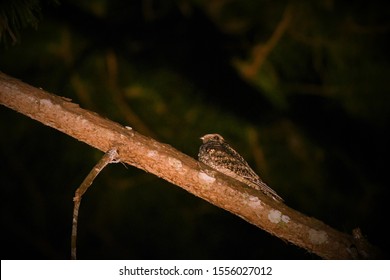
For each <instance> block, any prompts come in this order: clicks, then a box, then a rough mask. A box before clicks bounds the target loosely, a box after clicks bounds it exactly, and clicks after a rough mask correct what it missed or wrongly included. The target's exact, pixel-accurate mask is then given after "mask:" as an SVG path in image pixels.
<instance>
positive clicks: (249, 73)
mask: <svg viewBox="0 0 390 280" xmlns="http://www.w3.org/2000/svg"><path fill="white" fill-rule="evenodd" d="M292 16H293V12H292V6H291V5H288V6H287V7H286V9H285V10H284V13H283V17H282V19H281V20H280V21H279V23H278V25H277V26H276V28H275V30H274V32H273V33H272V35H271V37H270V38H269V39H268V41H267V42H266V43H258V44H256V45H255V46H253V48H252V50H251V59H252V60H251V62H243V61H240V60H236V61H235V63H236V64H237V65H239V66H241V67H238V69H239V70H240V72H241V74H242V76H243V77H244V78H246V79H247V80H249V81H250V80H252V79H253V78H254V77H255V76H256V74H257V73H258V72H259V71H260V69H261V67H262V66H263V64H264V61H265V60H266V59H267V57H268V56H269V54H270V53H271V51H272V50H273V49H274V48H275V47H276V45H277V43H278V42H279V41H280V39H281V38H282V37H283V35H284V33H285V31H286V30H287V28H288V26H289V24H290V22H291V20H292Z"/></svg>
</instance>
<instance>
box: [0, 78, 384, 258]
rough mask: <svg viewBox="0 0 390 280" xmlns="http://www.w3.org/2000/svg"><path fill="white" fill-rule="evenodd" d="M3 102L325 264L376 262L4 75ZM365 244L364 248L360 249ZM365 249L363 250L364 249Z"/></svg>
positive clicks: (234, 185) (135, 136)
mask: <svg viewBox="0 0 390 280" xmlns="http://www.w3.org/2000/svg"><path fill="white" fill-rule="evenodd" d="M0 103H1V104H3V105H5V106H7V107H9V108H11V109H13V110H15V111H18V112H20V113H22V114H24V115H27V116H29V117H31V118H32V119H35V120H37V121H39V122H41V123H43V124H45V125H47V126H50V127H53V128H55V129H57V130H60V131H62V132H63V133H65V134H68V135H70V136H72V137H74V138H76V139H78V140H79V141H83V142H85V143H87V144H88V145H90V146H92V147H95V148H97V149H99V150H101V151H103V152H107V151H108V150H110V149H112V148H116V149H117V151H118V154H119V158H118V160H120V161H122V162H126V163H128V164H130V165H133V166H135V167H137V168H140V169H142V170H145V171H146V172H149V173H152V174H154V175H156V176H158V177H160V178H162V179H164V180H166V181H168V182H171V183H173V184H175V185H177V186H179V187H181V188H183V189H185V190H186V191H188V192H190V193H192V194H194V195H196V196H198V197H200V198H202V199H204V200H206V201H208V202H210V203H212V204H214V205H216V206H218V207H221V208H223V209H225V210H227V211H229V212H231V213H233V214H235V215H237V216H239V217H241V218H242V219H244V220H246V221H247V222H249V223H251V224H253V225H255V226H257V227H259V228H261V229H263V230H265V231H267V232H269V233H270V234H272V235H275V236H277V237H279V238H280V239H283V240H285V241H288V242H291V243H293V244H295V245H297V246H299V247H302V248H304V249H306V250H307V251H309V252H312V253H314V254H317V255H318V256H320V257H322V258H325V259H357V258H372V259H375V258H378V257H379V253H378V251H377V249H376V248H374V247H373V246H372V245H370V244H369V243H368V242H367V241H366V240H365V239H363V237H362V236H361V235H359V238H356V235H355V237H354V236H352V235H348V234H345V233H342V232H339V231H337V230H335V229H333V228H331V227H330V226H328V225H326V224H324V223H323V222H321V221H319V220H316V219H314V218H311V217H307V216H305V215H303V214H301V213H299V212H298V211H295V210H293V209H291V208H289V207H288V206H287V205H285V204H283V203H278V202H275V201H273V200H272V199H270V198H268V197H267V196H265V195H263V194H262V193H261V192H258V191H255V190H253V189H250V188H248V187H246V186H245V185H243V184H241V183H240V182H238V181H235V180H233V179H230V178H229V177H226V176H224V175H223V174H221V173H219V172H216V171H214V170H212V169H208V168H207V167H206V166H200V163H199V162H198V161H196V160H194V159H193V158H191V157H189V156H187V155H185V154H183V153H181V152H179V151H178V150H176V149H174V148H173V147H171V146H169V145H167V144H162V143H159V142H157V141H155V140H153V139H151V138H147V137H145V136H143V135H141V134H139V133H137V132H136V131H134V130H132V129H131V128H129V127H124V126H122V125H120V124H118V123H115V122H113V121H110V120H108V119H104V118H102V117H100V116H99V115H97V114H96V113H93V112H90V111H87V110H84V109H81V108H80V107H79V106H78V105H77V104H74V103H72V102H70V100H69V99H67V98H63V97H59V96H56V95H53V94H49V93H47V92H45V91H44V90H42V89H38V88H34V87H32V86H30V85H27V84H25V83H23V82H21V81H19V80H17V79H15V78H12V77H9V76H7V75H5V74H3V73H1V72H0ZM362 243H364V246H362ZM361 248H364V249H361Z"/></svg>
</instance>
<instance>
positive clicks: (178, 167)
mask: <svg viewBox="0 0 390 280" xmlns="http://www.w3.org/2000/svg"><path fill="white" fill-rule="evenodd" d="M168 163H169V165H170V166H172V167H173V168H175V169H176V170H181V168H182V166H183V164H182V163H181V161H180V160H178V159H175V158H172V157H170V158H168Z"/></svg>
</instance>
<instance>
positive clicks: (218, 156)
mask: <svg viewBox="0 0 390 280" xmlns="http://www.w3.org/2000/svg"><path fill="white" fill-rule="evenodd" d="M200 139H202V141H203V144H202V145H201V146H200V148H199V154H198V160H199V161H200V162H203V163H204V164H206V165H208V166H210V167H211V168H213V169H215V170H217V171H219V172H221V173H223V174H225V175H227V176H229V177H232V178H234V179H236V180H238V181H240V182H242V183H244V184H246V185H248V186H249V187H252V188H254V189H256V190H260V191H262V192H263V193H264V194H266V195H268V196H270V197H272V198H273V199H274V200H277V201H283V199H282V198H281V197H280V196H279V195H277V194H276V192H275V191H274V190H273V189H271V188H270V187H268V186H267V185H266V184H265V183H264V182H263V181H262V180H261V179H260V177H259V176H258V175H257V174H256V173H255V172H254V171H253V170H252V168H251V167H250V166H249V164H248V163H247V162H246V161H245V159H244V158H243V157H242V156H241V155H240V154H239V153H237V152H236V151H235V150H234V149H233V148H232V147H230V146H229V144H228V143H226V142H225V140H224V139H223V137H222V136H221V135H219V134H206V135H204V136H203V137H201V138H200Z"/></svg>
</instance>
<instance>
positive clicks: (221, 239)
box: [0, 0, 390, 259]
mask: <svg viewBox="0 0 390 280" xmlns="http://www.w3.org/2000/svg"><path fill="white" fill-rule="evenodd" d="M22 2H23V1H21V4H20V10H19V9H18V10H17V14H18V15H21V16H20V17H19V20H18V21H17V22H16V23H15V24H14V25H13V26H12V25H11V23H12V22H11V21H9V20H8V21H7V22H8V25H10V26H9V28H11V29H9V30H13V31H12V33H14V34H17V33H16V32H20V37H19V39H18V42H17V43H16V44H13V45H10V44H9V39H10V37H9V36H8V39H7V36H6V35H4V36H3V34H5V33H4V32H5V28H4V27H5V25H4V23H5V21H4V19H5V15H7V10H6V9H5V8H4V7H6V6H5V5H3V6H0V7H1V8H2V10H0V19H1V21H0V31H1V32H2V37H1V40H2V49H1V52H0V70H1V71H3V72H5V73H6V74H8V75H12V76H14V77H16V78H19V79H21V80H23V81H25V82H27V83H29V84H31V85H34V86H36V87H42V88H43V89H45V90H47V91H49V92H53V93H54V94H57V95H61V96H66V97H68V98H71V99H72V100H73V101H74V102H76V103H79V104H80V106H81V107H84V108H87V109H89V110H92V111H95V112H97V113H99V114H100V115H103V116H105V117H107V118H109V119H112V120H115V121H117V122H119V123H121V124H122V125H128V126H131V127H133V129H135V130H137V131H139V132H140V133H142V134H144V135H147V136H150V137H153V138H155V139H157V140H159V141H162V142H165V143H169V144H170V145H172V146H174V147H175V148H177V149H179V150H180V151H182V152H184V153H186V154H188V155H190V156H192V157H195V158H196V156H197V150H198V147H199V145H200V141H199V137H200V136H202V135H204V134H206V133H212V132H217V133H220V134H222V135H223V136H224V137H225V138H226V139H227V140H228V141H229V142H230V144H231V145H232V146H233V147H235V148H236V149H237V150H238V151H239V152H240V153H241V154H242V155H243V156H244V157H245V158H246V159H247V160H248V162H250V164H251V165H252V166H253V168H254V169H255V170H257V171H258V172H259V174H260V175H261V176H262V178H263V179H264V181H266V182H267V183H268V184H269V185H270V186H271V187H272V188H274V189H275V190H276V191H277V192H278V194H280V195H281V196H282V197H283V198H284V199H285V200H286V203H287V204H288V205H289V206H291V207H293V208H295V209H297V210H298V211H300V212H303V213H305V214H307V215H310V216H314V217H316V218H318V219H320V220H322V221H324V222H325V223H327V224H329V225H331V226H332V227H335V228H337V229H338V230H340V231H344V232H347V233H351V231H352V229H353V228H355V227H361V229H362V232H363V234H365V235H366V236H367V238H368V240H369V241H370V242H372V243H373V244H375V245H377V246H378V247H380V248H382V249H383V250H384V251H386V248H387V249H389V242H388V238H387V236H386V231H385V230H383V226H384V225H385V224H386V220H383V219H385V217H386V216H385V213H384V212H387V211H386V210H385V209H386V208H385V205H386V202H387V197H388V196H387V195H388V188H389V184H388V178H387V171H388V170H387V169H388V168H387V166H388V164H387V159H388V143H389V138H388V132H389V131H388V130H389V129H388V128H389V114H390V110H389V98H390V87H389V82H388V77H389V74H390V71H389V70H390V66H389V55H388V50H389V49H390V44H389V40H388V38H389V29H390V22H389V18H390V17H389V11H388V9H385V8H383V6H382V5H381V3H380V2H375V1H354V2H353V3H349V2H348V3H347V2H345V3H344V2H336V1H331V0H321V1H279V2H278V3H275V1H257V0H251V1H235V0H233V1H224V0H222V1H221V0H218V1H217V0H213V1H204V0H176V1H174V0H171V1H161V0H143V1H140V0H138V1H135V0H134V1H119V0H114V1H104V0H94V1H76V0H67V1H66V0H63V1H60V3H59V5H52V4H47V2H41V3H40V6H37V3H38V2H37V1H36V2H34V3H35V4H34V5H33V7H32V8H31V7H30V9H31V10H30V11H35V10H40V11H41V14H42V16H41V20H40V22H39V23H38V28H37V30H35V29H32V28H31V27H28V26H27V27H26V24H22V23H23V22H28V21H29V19H28V17H27V14H28V12H26V11H28V9H29V6H28V4H27V3H26V5H25V6H24V5H23V3H22ZM26 2H28V1H26ZM31 3H32V2H31ZM8 11H9V10H8ZM8 15H9V14H8ZM8 18H10V16H8ZM33 25H35V21H34V24H33ZM30 26H31V24H30ZM8 32H10V31H8ZM278 32H279V33H278ZM9 34H11V33H8V35H9ZM15 38H16V37H15ZM6 41H8V43H7V42H6ZM0 118H1V121H0V131H1V134H2V137H1V138H0V139H1V150H0V151H1V158H2V160H1V161H0V162H1V166H0V167H1V168H0V170H1V171H0V172H1V173H0V175H1V178H2V184H1V185H2V187H1V197H2V198H3V202H2V214H1V217H2V220H1V221H2V224H3V238H4V240H7V241H8V242H7V244H6V245H5V246H4V248H3V250H1V254H2V255H1V257H2V259H29V258H31V259H67V258H70V232H71V215H72V207H73V202H72V197H73V194H74V191H75V189H76V188H77V186H78V185H79V184H80V183H81V182H82V180H83V177H84V176H86V175H87V173H88V172H89V170H90V168H92V167H93V165H94V164H95V163H96V162H97V161H98V159H99V158H100V157H101V153H100V152H98V151H96V150H94V149H92V148H91V147H88V146H87V145H85V144H83V143H80V142H78V141H76V140H74V139H71V138H70V137H68V136H66V135H63V134H61V133H60V132H58V131H54V130H53V129H51V128H48V127H44V126H43V125H42V124H40V123H37V122H35V121H33V120H30V119H28V118H27V117H25V116H22V115H20V114H18V113H16V112H14V111H11V110H9V109H6V108H5V107H2V108H1V109H0ZM78 255H79V258H82V259H180V258H187V259H316V258H317V256H314V255H311V254H309V253H307V252H305V251H303V250H301V249H299V248H297V247H295V246H292V245H289V244H286V243H285V242H282V241H280V240H279V239H277V238H275V237H272V236H270V235H269V234H267V233H265V232H264V231H262V230H260V229H258V228H256V227H254V226H252V225H249V224H247V223H246V222H244V221H243V220H241V219H240V218H238V217H235V216H233V215H231V214H230V213H227V212H225V211H223V210H221V209H218V208H216V207H214V206H212V205H210V204H208V203H207V202H205V201H202V200H201V199H198V198H196V197H194V196H192V195H190V194H188V193H186V192H185V191H183V190H182V189H180V188H178V187H176V186H172V185H171V184H169V183H167V182H165V181H163V180H161V179H159V178H157V177H155V176H153V175H151V174H147V173H145V172H143V171H140V170H137V169H135V168H133V167H128V168H125V167H124V166H123V165H121V164H116V165H111V166H109V167H108V168H107V169H105V170H104V171H103V172H102V173H101V174H100V175H99V177H98V178H97V179H96V181H95V183H94V184H93V186H92V188H91V189H90V190H89V191H88V192H87V193H86V195H85V197H84V199H83V201H82V203H81V208H80V221H79V238H78Z"/></svg>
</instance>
